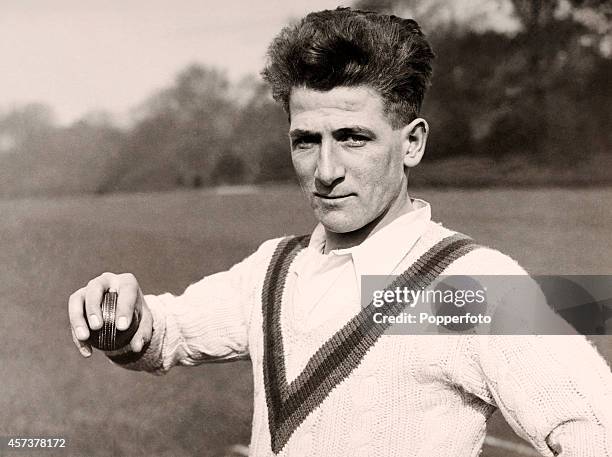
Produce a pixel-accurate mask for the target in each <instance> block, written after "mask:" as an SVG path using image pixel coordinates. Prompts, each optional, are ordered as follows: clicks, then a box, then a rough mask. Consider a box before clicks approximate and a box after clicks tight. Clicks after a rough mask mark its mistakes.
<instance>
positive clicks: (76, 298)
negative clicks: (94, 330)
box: [68, 288, 89, 341]
mask: <svg viewBox="0 0 612 457" xmlns="http://www.w3.org/2000/svg"><path fill="white" fill-rule="evenodd" d="M84 300H85V289H84V288H83V289H79V290H77V291H76V292H75V293H73V294H72V295H71V296H70V298H69V299H68V318H69V319H70V327H71V329H72V332H73V334H74V336H75V338H77V339H78V340H80V341H85V340H86V339H87V338H89V328H88V327H87V321H86V320H85V317H84V316H83V303H84Z"/></svg>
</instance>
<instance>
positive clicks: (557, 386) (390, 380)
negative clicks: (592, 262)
mask: <svg viewBox="0 0 612 457" xmlns="http://www.w3.org/2000/svg"><path fill="white" fill-rule="evenodd" d="M454 236H455V237H456V236H457V233H456V232H454V231H452V230H449V229H447V228H445V227H443V226H441V225H440V224H437V223H434V222H432V221H431V220H430V212H429V206H428V205H427V204H425V203H424V202H422V203H419V204H417V209H416V213H414V214H410V213H409V214H407V215H405V216H402V217H400V218H398V219H397V220H396V221H394V222H392V223H391V224H389V226H387V227H385V228H384V229H382V230H381V231H380V232H379V233H377V234H375V236H373V237H372V239H371V240H366V242H364V243H362V245H360V246H359V247H357V248H354V249H349V250H338V251H336V252H332V253H331V254H328V255H326V256H323V257H321V256H322V254H321V245H320V243H321V239H322V238H321V228H320V227H318V228H317V229H315V231H314V232H313V234H312V237H311V239H310V242H309V244H308V245H307V246H306V245H304V246H301V247H300V249H296V250H295V255H294V258H293V259H292V261H291V262H290V263H289V264H288V265H286V266H285V267H284V268H285V269H286V271H284V273H283V275H284V282H283V284H281V287H280V289H279V290H280V292H278V293H277V295H278V297H277V300H278V303H277V304H278V306H279V308H278V309H279V316H278V324H277V327H278V328H277V330H276V331H277V334H276V335H275V337H276V338H277V339H280V340H282V342H283V344H282V345H281V346H280V347H281V349H282V351H279V350H278V348H279V347H278V346H272V347H270V333H271V332H272V330H271V329H272V328H273V327H271V326H269V325H268V326H267V325H266V307H265V306H264V302H265V301H266V299H265V296H266V290H265V289H266V287H267V288H268V289H269V287H270V286H269V284H267V283H266V279H267V278H269V277H270V274H269V273H270V271H269V269H270V268H271V260H272V258H273V256H274V255H275V253H277V252H278V250H279V249H280V248H279V246H281V247H282V244H283V243H287V242H288V240H289V239H288V238H279V239H274V240H269V241H266V242H264V243H263V244H262V245H261V246H260V248H259V249H258V250H257V252H255V253H254V254H252V255H251V256H249V257H248V258H246V259H245V260H243V261H242V262H240V263H238V264H236V265H235V266H234V267H232V268H231V269H230V270H228V271H226V272H221V273H217V274H215V275H211V276H208V277H206V278H204V279H202V280H200V281H199V282H197V283H195V284H192V285H191V286H189V287H188V288H187V289H186V290H185V292H184V293H183V294H182V295H180V296H174V295H171V294H163V295H158V296H154V295H146V296H145V300H146V303H147V305H148V306H149V308H150V309H151V312H152V314H153V321H154V330H153V338H152V341H151V343H150V345H149V346H148V347H147V349H146V351H145V352H144V354H142V355H141V356H140V357H138V358H137V359H136V358H133V360H130V358H129V357H128V358H126V359H125V360H124V362H125V363H123V366H125V367H126V368H130V369H136V370H146V371H149V372H152V373H155V374H163V373H165V372H167V371H168V370H169V369H170V368H171V367H173V366H175V365H197V364H200V363H203V362H209V361H223V360H234V359H243V358H250V360H251V362H252V367H253V382H254V412H253V422H252V433H251V443H250V455H252V456H270V457H272V456H274V455H279V456H338V457H340V456H350V457H358V456H364V457H365V456H368V457H370V456H380V457H383V456H384V457H396V456H398V457H399V456H413V457H417V456H418V457H438V456H439V457H443V456H444V457H447V456H454V457H464V456H465V457H467V456H476V455H478V453H479V451H480V448H481V446H482V443H483V440H484V437H485V430H486V429H485V427H486V421H487V419H488V418H489V417H490V416H491V414H492V413H493V412H494V411H495V409H496V408H499V409H500V410H501V412H502V414H503V415H504V417H505V418H506V420H507V421H508V423H509V424H510V426H511V427H512V428H513V429H514V430H515V432H516V433H517V434H519V435H520V436H521V437H523V438H524V439H525V440H527V441H529V442H530V443H531V444H532V445H533V446H534V447H535V448H536V449H537V450H538V451H539V452H540V453H541V454H542V455H544V456H553V455H560V456H563V457H568V456H580V457H587V456H593V457H603V456H607V457H612V418H611V416H612V374H611V373H610V369H609V367H608V366H607V364H606V362H605V361H604V360H603V358H602V357H601V356H600V355H599V354H598V353H597V351H596V350H595V349H594V348H593V347H592V345H591V344H590V343H589V342H588V340H586V338H584V337H583V336H535V335H532V336H527V335H525V336H483V335H392V334H382V335H380V336H379V337H377V338H376V339H375V340H374V341H370V343H368V347H367V350H365V351H364V352H363V354H362V356H361V357H360V358H359V359H358V360H356V362H355V363H353V364H352V365H351V366H350V367H349V368H350V369H344V371H343V372H342V376H340V378H338V377H337V374H336V373H337V372H336V371H333V367H335V366H337V365H338V364H344V361H343V360H341V359H343V358H346V357H351V356H352V352H350V351H351V350H352V349H354V348H353V347H352V346H351V344H353V343H352V342H353V339H349V343H347V344H349V346H348V347H349V350H348V351H345V352H343V353H341V354H342V355H343V356H345V357H339V358H338V360H336V365H333V364H332V365H331V366H332V368H327V366H326V365H325V364H318V365H317V366H318V371H317V374H318V375H320V376H322V380H321V381H320V383H319V384H318V385H319V387H321V386H322V387H321V390H319V391H317V392H323V394H318V395H317V396H315V400H312V401H313V402H314V403H313V404H312V405H311V407H310V408H309V409H306V410H305V412H303V414H301V416H300V418H299V420H297V419H294V418H289V419H287V420H286V422H284V423H283V424H281V425H279V426H278V427H277V426H276V425H275V424H276V422H274V423H272V422H271V421H270V419H271V418H274V415H275V414H277V415H278V414H281V415H282V414H283V413H282V411H283V408H298V407H299V405H296V404H295V401H294V398H293V396H295V395H297V394H295V392H294V390H293V387H292V382H293V381H296V379H298V378H299V377H300V375H302V378H303V379H302V378H300V379H301V380H302V381H303V380H304V379H305V382H306V384H308V381H311V376H308V375H309V373H303V370H305V369H307V370H308V369H310V368H312V366H315V365H316V364H315V365H313V364H312V361H313V358H315V357H316V354H318V353H320V352H321V349H322V348H324V347H325V346H326V343H327V345H328V346H329V342H330V340H331V341H332V342H333V341H335V340H334V337H336V335H337V334H338V333H342V332H345V331H348V330H350V328H351V327H350V322H351V319H352V318H353V317H355V316H356V315H358V314H359V313H360V312H362V307H361V304H360V291H359V285H360V283H359V277H360V276H361V275H364V274H388V275H390V274H393V273H395V274H397V273H401V272H403V271H406V270H408V269H409V268H411V267H413V266H414V265H415V263H416V262H417V261H418V260H419V259H420V258H421V257H422V256H423V255H424V254H426V253H427V252H428V251H429V250H430V249H431V248H432V247H434V246H436V245H437V244H439V243H441V242H444V240H449V239H451V238H452V237H454ZM463 254H464V255H462V256H461V257H459V258H458V259H456V260H454V261H453V262H452V263H450V264H449V265H447V266H445V267H444V269H443V274H445V275H526V274H527V273H526V272H525V270H524V269H523V268H522V267H520V266H519V265H518V263H517V262H515V261H514V260H513V259H511V258H510V257H508V256H506V255H504V254H502V253H500V252H499V251H496V250H494V249H490V248H486V247H479V246H473V248H471V249H470V250H469V252H467V253H463ZM317 259H319V260H324V261H323V262H319V263H317ZM273 276H274V275H273ZM276 276H278V275H276ZM321 276H324V277H325V281H324V283H323V284H316V283H317V278H320V277H321ZM305 296H306V297H308V296H312V301H310V302H309V301H308V299H307V300H304V297H305ZM262 297H264V298H262ZM490 299H493V300H494V299H495V298H490ZM306 306H309V309H304V308H305V307H306ZM356 338H357V337H356ZM358 339H359V338H357V340H358ZM357 340H355V342H354V344H353V346H355V347H357V345H358V343H359V341H357ZM266 346H267V347H266ZM273 358H275V359H276V363H277V365H279V366H281V367H282V368H283V371H284V376H285V379H284V383H282V382H280V381H279V380H278V379H276V378H277V376H270V375H269V373H270V363H271V359H273ZM342 366H343V367H344V365H342ZM326 370H327V371H326ZM266 373H268V374H266ZM273 373H274V372H273ZM202 375H203V376H205V375H206V373H205V372H203V374H202ZM300 382H301V381H300ZM272 383H276V384H272ZM326 386H327V387H326ZM270 392H276V393H277V395H278V396H280V397H282V398H286V399H288V402H284V403H279V404H276V406H275V405H274V401H272V400H271V394H270ZM294 394H295V395H294ZM272 397H273V395H272ZM309 400H310V398H309ZM292 401H293V403H292ZM279 405H280V406H279ZM274 408H276V409H274ZM203 414H205V412H203ZM283 427H284V428H283ZM277 432H278V434H277ZM279 437H280V438H279ZM203 439H205V438H203Z"/></svg>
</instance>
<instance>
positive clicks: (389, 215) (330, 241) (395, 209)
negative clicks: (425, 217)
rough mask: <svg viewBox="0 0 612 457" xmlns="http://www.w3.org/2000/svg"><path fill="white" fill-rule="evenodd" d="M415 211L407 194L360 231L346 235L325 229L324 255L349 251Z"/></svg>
mask: <svg viewBox="0 0 612 457" xmlns="http://www.w3.org/2000/svg"><path fill="white" fill-rule="evenodd" d="M413 209H414V207H413V205H412V201H411V200H410V197H409V195H408V194H407V193H405V194H403V196H402V197H401V198H399V199H398V200H396V201H395V202H394V203H393V204H392V205H391V206H390V207H389V208H387V210H385V211H384V212H383V213H382V214H381V215H380V216H378V217H377V218H376V219H374V220H373V221H372V222H370V223H369V224H367V225H365V226H363V227H362V228H360V229H359V230H355V231H353V232H346V233H335V232H331V231H329V230H327V228H325V247H324V248H323V253H324V254H329V253H330V251H333V250H334V249H347V248H352V247H353V246H357V245H359V244H361V243H363V242H364V241H365V240H366V239H368V238H369V237H371V236H372V235H374V233H376V232H378V231H379V230H380V229H382V228H383V227H385V226H386V225H389V224H390V223H391V222H393V221H394V220H395V219H397V218H398V217H400V216H402V215H404V214H406V213H409V212H410V211H412V210H413Z"/></svg>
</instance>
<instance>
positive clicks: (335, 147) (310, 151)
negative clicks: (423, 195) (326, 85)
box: [289, 86, 407, 233]
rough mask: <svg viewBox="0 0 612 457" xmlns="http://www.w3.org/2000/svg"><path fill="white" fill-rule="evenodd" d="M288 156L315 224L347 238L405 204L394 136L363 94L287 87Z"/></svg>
mask: <svg viewBox="0 0 612 457" xmlns="http://www.w3.org/2000/svg"><path fill="white" fill-rule="evenodd" d="M289 109H290V113H291V127H290V133H289V135H290V139H291V157H292V161H293V166H294V167H295V171H296V173H297V176H298V178H299V181H300V185H301V187H302V190H303V191H304V193H305V194H306V197H307V198H308V200H309V201H310V204H311V206H312V208H313V210H314V214H315V217H316V218H317V219H318V220H319V221H320V222H321V223H322V224H323V225H324V226H325V228H326V229H327V230H328V231H331V232H334V233H348V232H354V231H357V230H359V229H362V228H365V227H366V226H368V225H369V224H371V223H374V224H377V222H378V221H379V220H380V219H382V218H391V219H390V220H392V219H393V218H395V217H397V214H393V213H397V212H398V211H400V210H401V207H402V206H403V204H404V202H405V200H406V197H407V189H406V175H405V173H404V162H403V159H404V153H403V152H402V138H401V129H396V130H394V129H393V128H392V126H391V124H390V122H389V119H388V118H387V116H386V115H385V113H384V105H383V100H382V97H381V96H380V95H378V93H377V92H376V91H375V90H373V89H371V88H369V87H364V86H360V87H344V86H342V87H336V88H334V89H332V90H330V91H326V92H320V91H316V90H312V89H307V88H294V89H293V91H292V93H291V98H290V103H289Z"/></svg>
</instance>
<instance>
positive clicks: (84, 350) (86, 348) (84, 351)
mask: <svg viewBox="0 0 612 457" xmlns="http://www.w3.org/2000/svg"><path fill="white" fill-rule="evenodd" d="M70 333H71V334H72V341H73V343H74V344H75V346H76V347H77V349H78V350H79V352H80V353H81V355H82V356H83V357H91V346H90V345H89V343H85V342H84V341H80V340H79V339H78V338H77V337H76V335H75V333H74V329H73V328H72V327H70Z"/></svg>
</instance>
